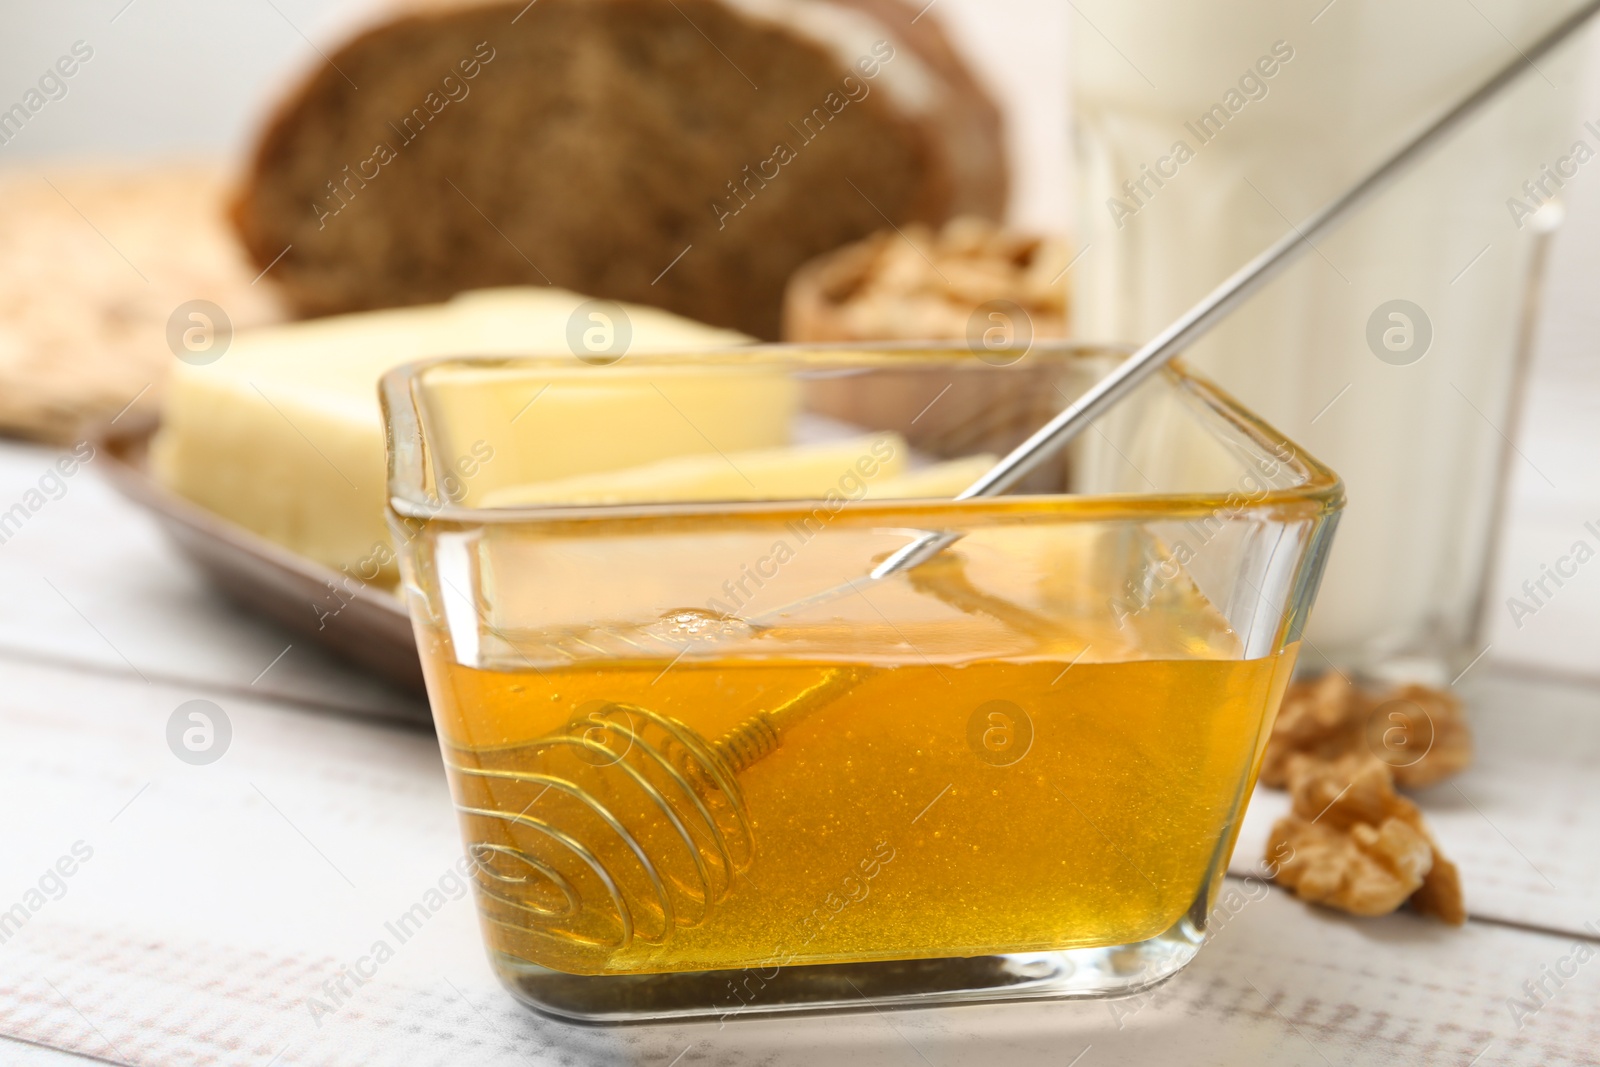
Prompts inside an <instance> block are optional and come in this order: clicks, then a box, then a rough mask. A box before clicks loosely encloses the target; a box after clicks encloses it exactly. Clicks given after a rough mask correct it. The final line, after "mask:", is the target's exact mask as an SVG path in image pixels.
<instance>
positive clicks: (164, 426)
mask: <svg viewBox="0 0 1600 1067" xmlns="http://www.w3.org/2000/svg"><path fill="white" fill-rule="evenodd" d="M585 299H586V298H584V297H582V296H579V295H577V294H575V293H570V292H566V291H564V290H559V289H544V288H538V289H504V290H485V291H482V292H477V293H469V294H463V295H462V296H460V297H457V298H456V299H454V300H452V301H449V302H448V303H445V304H439V305H432V306H428V307H415V308H402V309H396V310H388V311H375V312H365V313H361V314H353V315H342V316H337V317H332V318H326V319H316V320H311V321H306V322H299V323H293V324H289V325H285V326H280V327H273V328H270V329H262V330H256V331H250V332H241V333H239V334H238V335H236V336H235V337H234V338H233V341H232V344H231V346H230V347H229V348H228V350H227V351H226V352H225V353H224V355H223V356H222V357H221V358H220V359H218V360H216V361H215V362H213V363H209V364H205V365H191V364H181V365H179V366H178V367H177V368H176V369H175V372H174V373H173V375H172V377H171V379H170V381H169V383H168V387H167V392H166V396H165V399H164V401H163V408H162V423H161V428H160V430H159V431H158V432H157V434H156V436H155V439H154V440H153V442H152V445H151V457H150V458H151V466H152V470H153V473H154V475H155V477H156V478H157V479H158V480H159V481H160V482H161V483H162V484H164V485H165V486H167V487H168V488H170V489H172V490H173V491H174V492H177V493H178V494H180V495H182V496H184V497H186V498H188V499H189V500H192V501H194V502H195V503H197V504H199V505H201V506H202V507H205V508H207V509H209V510H210V511H213V512H215V513H217V514H218V515H221V516H223V517H224V518H226V519H229V520H230V521H232V522H235V523H237V524H239V525H241V526H243V527H245V528H247V529H249V530H252V531H254V532H255V533H257V534H260V535H261V536H263V537H265V538H267V539H269V540H271V541H274V542H276V543H278V544H280V545H282V546H284V547H285V548H287V549H289V550H291V551H293V552H295V553H298V554H300V555H302V556H306V557H308V558H310V559H312V560H315V561H317V562H319V563H322V564H325V565H328V566H330V567H335V568H342V567H348V568H351V569H352V570H354V569H356V568H358V567H361V566H362V564H363V561H368V565H369V566H370V560H371V559H372V558H373V556H374V552H375V550H377V549H380V548H381V547H382V546H385V545H387V543H388V540H389V538H388V533H387V530H386V527H385V521H384V503H385V495H386V489H385V466H384V437H383V423H382V417H381V414H380V410H379V406H378V398H377V382H378V379H379V377H381V376H382V375H383V374H384V373H385V372H386V371H388V370H390V369H391V368H393V367H395V366H397V365H399V364H402V363H406V362H410V361H413V360H418V359H424V358H429V357H436V356H451V355H530V354H535V355H536V354H548V355H552V356H563V357H566V358H567V359H570V360H571V367H572V369H571V371H570V373H566V374H563V375H557V377H561V378H562V381H561V382H560V383H559V384H551V387H550V388H548V389H547V390H545V393H544V395H540V396H538V399H537V400H536V401H535V402H534V403H533V405H532V406H531V407H530V406H528V401H529V398H528V397H522V396H517V395H508V396H507V397H506V398H505V400H506V403H507V405H509V407H508V410H507V411H505V412H497V413H494V418H495V419H496V420H497V421H495V422H494V423H493V424H485V436H484V440H483V441H474V442H464V443H463V454H464V455H465V454H467V453H468V452H470V453H471V454H472V455H473V456H474V457H475V460H476V461H478V462H475V464H474V469H475V470H478V471H479V474H480V477H481V478H482V480H483V481H484V483H485V485H487V484H489V483H490V482H491V481H492V482H496V483H499V484H504V483H505V482H506V481H509V480H515V481H521V482H529V481H536V480H548V479H554V478H562V477H569V476H572V475H575V474H583V473H589V472H592V471H594V470H599V469H605V468H606V467H607V466H610V467H620V466H637V465H640V464H644V463H647V462H651V461H654V460H657V459H660V458H662V457H664V456H677V455H686V454H690V453H695V452H702V453H710V454H713V455H714V454H715V452H716V451H717V450H719V449H720V450H723V451H737V450H749V449H757V448H766V447H773V446H776V445H780V444H782V443H784V442H785V441H786V440H787V438H788V432H789V422H790V418H791V416H792V414H793V411H794V409H795V407H796V405H797V403H798V397H797V393H796V391H795V387H794V386H793V385H792V384H791V383H790V382H788V381H787V380H785V379H782V378H781V376H778V375H775V374H773V375H768V376H767V377H766V378H765V379H763V380H760V381H756V382H750V381H730V380H726V379H725V378H724V377H722V376H717V375H705V376H699V377H697V376H695V375H680V376H676V377H674V376H657V378H656V380H655V381H654V383H653V384H652V381H651V380H647V377H648V376H643V375H640V374H638V373H637V372H630V371H629V370H627V369H626V368H629V367H631V366H633V365H634V364H635V363H637V362H638V361H637V360H636V359H635V357H636V356H637V355H643V354H647V353H661V352H672V351H691V350H701V349H704V350H710V349H715V348H721V347H726V346H730V345H738V344H743V343H747V342H748V341H749V340H750V339H749V338H747V337H745V336H744V335H743V334H739V333H734V332H732V331H728V330H720V329H714V328H712V327H709V326H704V325H701V324H699V323H695V322H691V321H689V320H687V319H683V318H680V317H678V316H675V315H671V314H669V313H667V312H663V311H659V310H656V309H654V308H646V307H635V306H625V308H626V312H627V315H628V317H629V319H630V322H631V325H632V343H631V347H630V349H629V353H628V356H627V357H625V358H624V359H623V360H622V361H621V362H620V363H618V364H617V365H616V366H614V367H589V366H587V365H585V364H583V363H580V362H579V361H578V360H577V359H576V358H574V357H573V356H572V355H571V352H570V350H569V348H568V344H567V331H568V323H569V320H570V319H571V318H572V315H573V312H574V311H575V310H576V309H577V308H578V306H579V305H580V304H582V303H584V301H585ZM735 395H736V396H737V402H736V403H735V402H733V398H734V397H735ZM517 408H521V409H523V410H521V411H520V412H519V411H517V410H516V409H517ZM486 417H488V416H487V415H486ZM507 427H510V428H511V429H510V430H509V431H508V430H507V429H506V428H507ZM507 434H509V436H506V435H507ZM495 440H499V441H500V442H501V443H502V446H509V445H511V444H513V443H514V444H515V446H516V447H514V448H513V447H500V448H499V449H495V448H494V446H493V443H492V442H493V441H495ZM530 445H531V447H530ZM473 446H476V447H475V448H474V447H473ZM486 453H487V454H488V456H489V457H490V458H488V459H487V460H486V461H485V454H486ZM497 463H498V464H500V467H499V468H496V466H495V464H497ZM513 463H515V464H520V465H521V466H520V467H519V468H517V469H511V465H512V464H513ZM491 472H492V478H490V477H489V476H490V474H491ZM469 502H470V501H469ZM385 576H386V577H388V578H390V579H392V577H393V575H392V572H387V573H386V575H385Z"/></svg>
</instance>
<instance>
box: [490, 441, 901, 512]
mask: <svg viewBox="0 0 1600 1067" xmlns="http://www.w3.org/2000/svg"><path fill="white" fill-rule="evenodd" d="M908 451H909V449H908V448H907V446H906V442H905V440H904V439H903V438H901V437H900V435H899V434H893V433H883V434H877V435H875V436H872V437H862V438H856V439H853V440H848V441H828V442H825V443H821V444H810V445H794V446H791V447H788V448H766V449H757V450H751V451H743V452H727V453H721V454H718V453H708V454H702V455H695V456H680V457H678V458H676V459H667V460H661V461H659V462H656V463H647V464H644V465H643V466H638V467H631V468H628V469H626V470H618V471H607V472H604V473H600V474H588V475H579V476H576V477H571V478H559V479H555V480H552V481H546V482H536V483H533V484H530V485H514V486H505V487H503V488H499V489H495V490H493V491H491V492H489V493H486V494H484V497H483V500H482V503H483V506H485V507H516V506H522V505H545V504H588V505H604V504H641V503H651V502H667V501H695V500H701V501H704V500H821V499H822V498H824V497H825V496H826V495H827V494H828V493H829V492H835V493H838V494H839V495H840V496H843V497H846V498H848V499H857V498H859V497H860V496H861V495H862V490H863V487H867V491H868V492H869V493H870V491H871V489H870V487H871V486H872V485H873V484H874V483H876V482H887V481H891V480H893V479H894V478H895V476H896V475H898V474H900V472H901V471H902V470H904V468H905V461H906V454H907V452H908Z"/></svg>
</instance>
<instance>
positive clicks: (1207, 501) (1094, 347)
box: [378, 341, 1345, 525]
mask: <svg viewBox="0 0 1600 1067" xmlns="http://www.w3.org/2000/svg"><path fill="white" fill-rule="evenodd" d="M1133 350H1134V346H1132V345H1126V344H1114V343H1092V342H1081V341H1035V342H1033V343H1032V344H1031V345H1029V346H1027V347H1025V348H1023V350H1022V355H1021V356H1019V357H1018V358H1017V359H1016V360H1015V361H1013V362H1011V363H1009V364H990V365H991V366H993V367H994V368H995V371H996V373H1005V372H1006V371H1007V370H1008V369H1010V368H1011V367H1016V366H1021V365H1022V364H1023V361H1024V360H1026V359H1027V358H1028V357H1031V356H1034V355H1035V354H1038V355H1041V356H1045V357H1055V358H1064V359H1084V360H1088V359H1094V358H1103V357H1106V356H1113V355H1121V356H1126V355H1128V354H1129V353H1131V352H1132V351H1133ZM999 351H1002V352H1003V351H1005V349H1000V350H999ZM973 356H974V352H973V349H972V348H970V347H969V346H968V345H966V344H964V343H961V342H950V343H947V344H946V343H928V342H867V343H863V342H844V343H829V344H812V343H784V344H754V345H741V346H734V347H707V348H703V349H702V348H695V349H687V350H683V351H677V352H662V353H641V354H640V355H639V356H637V357H635V359H636V360H649V361H650V362H651V363H652V364H659V365H662V366H671V365H673V364H684V365H691V366H696V367H705V366H770V367H775V368H785V367H788V368H794V367H805V366H812V367H816V368H820V369H826V368H828V367H833V366H837V367H839V368H841V369H844V368H850V369H863V370H865V369H875V368H888V367H894V366H895V365H897V364H905V363H908V362H911V361H912V360H915V361H916V362H919V363H922V364H927V363H930V362H949V363H966V364H970V363H971V362H972V360H973ZM573 358H574V357H573V356H572V355H570V354H549V353H530V354H527V355H493V356H472V355H457V356H436V357H432V358H429V359H421V360H414V361H411V362H408V363H403V364H400V365H399V366H396V367H394V368H392V369H390V370H389V371H387V372H386V373H385V374H384V375H383V376H382V378H381V379H379V383H378V393H379V400H380V403H381V406H382V409H383V423H384V440H385V446H386V448H385V451H386V456H385V465H386V472H387V490H388V491H387V494H386V495H387V504H388V508H389V510H390V511H391V512H393V513H394V515H395V516H397V517H399V518H401V519H403V520H404V519H411V520H420V521H427V522H432V521H443V522H453V523H459V524H462V525H497V524H504V523H524V524H526V523H536V524H541V525H542V524H546V523H567V522H572V521H581V520H594V519H606V520H632V519H638V520H645V521H652V522H653V521H659V520H661V519H663V518H684V519H696V518H701V519H704V518H716V517H727V516H734V515H738V516H742V517H746V518H755V519H762V518H766V519H771V520H783V519H788V518H794V517H797V516H801V515H809V514H810V513H811V512H812V511H813V510H814V509H815V507H816V506H817V505H818V504H819V503H822V501H820V500H802V499H792V500H758V501H694V502H676V503H653V504H637V503H635V504H608V505H534V506H525V507H498V508H483V507H470V506H464V505H461V504H457V503H453V502H439V501H438V500H436V499H435V498H434V497H432V496H431V495H430V494H429V492H428V490H427V488H426V471H425V469H424V464H423V462H422V461H421V459H420V451H421V450H420V449H408V450H402V449H397V448H396V447H395V440H396V438H397V437H398V438H400V439H402V440H412V441H417V442H421V441H423V440H424V438H423V435H422V430H421V423H420V421H419V419H418V415H417V399H416V398H417V395H418V391H419V390H420V389H422V388H425V387H426V386H425V384H424V381H423V379H424V377H425V376H426V375H427V374H428V373H430V372H431V371H434V370H435V369H437V368H440V367H444V366H450V365H455V366H462V367H479V368H495V367H532V368H537V367H539V366H542V365H551V366H561V367H563V368H567V369H570V367H571V364H572V361H573ZM1159 373H1160V375H1161V377H1163V378H1164V379H1166V380H1167V381H1168V382H1169V383H1170V384H1171V385H1172V386H1173V387H1174V388H1176V389H1178V390H1180V391H1181V392H1182V393H1185V394H1187V395H1188V396H1189V397H1190V398H1191V399H1193V400H1195V401H1197V402H1198V403H1199V404H1200V405H1201V406H1202V407H1203V408H1204V409H1205V410H1206V411H1207V412H1208V413H1209V414H1211V415H1212V416H1214V417H1217V418H1220V419H1221V420H1222V422H1223V423H1225V424H1227V425H1228V426H1230V427H1232V429H1234V430H1235V431H1236V432H1238V433H1240V434H1241V435H1242V436H1243V437H1245V438H1246V439H1247V440H1249V441H1250V442H1251V443H1253V444H1255V445H1257V446H1258V447H1260V448H1262V449H1263V450H1265V451H1267V452H1269V453H1271V454H1272V455H1274V456H1275V457H1276V458H1277V459H1278V461H1279V462H1280V463H1282V464H1283V466H1284V467H1286V468H1288V469H1290V470H1292V471H1294V472H1295V473H1296V475H1297V478H1298V480H1297V482H1296V483H1295V484H1294V485H1290V486H1284V487H1279V488H1275V489H1269V490H1267V492H1265V493H1264V494H1261V495H1259V496H1256V495H1252V496H1251V497H1250V498H1249V499H1248V502H1246V503H1240V502H1238V501H1237V500H1236V499H1235V498H1237V497H1239V496H1240V494H1239V493H1238V492H1237V491H1216V490H1210V491H1204V492H1168V493H1097V494H1074V493H1031V494H1026V495H1016V496H995V497H975V498H971V499H968V500H954V499H951V498H948V497H946V498H920V499H918V498H909V499H862V500H852V501H851V502H850V512H851V513H852V514H854V515H856V516H857V517H858V518H861V519H866V518H869V517H876V518H879V519H890V520H891V521H893V522H894V524H895V525H901V524H903V521H904V519H905V518H906V516H907V513H908V512H915V513H916V514H917V515H919V516H921V515H928V514H937V515H943V516H946V517H947V518H948V519H950V520H956V519H958V518H959V519H961V520H963V521H964V522H975V521H981V520H982V519H984V518H991V519H994V520H999V521H1004V520H1005V519H1006V518H1007V517H1008V516H1018V517H1021V516H1024V515H1025V516H1027V517H1032V518H1035V519H1037V518H1038V517H1039V515H1040V513H1041V511H1046V512H1050V513H1052V518H1053V519H1054V520H1057V521H1060V520H1071V519H1082V520H1100V521H1106V520H1114V519H1121V518H1130V517H1139V518H1143V519H1145V520H1149V519H1150V518H1152V517H1153V515H1160V516H1162V517H1168V516H1170V517H1172V518H1188V517H1193V516H1198V515H1205V514H1212V513H1215V512H1217V511H1218V510H1222V509H1228V510H1232V511H1234V512H1236V513H1238V514H1246V513H1255V512H1263V511H1274V510H1278V509H1282V508H1285V507H1288V508H1292V509H1295V510H1305V509H1309V510H1311V511H1313V512H1316V513H1323V514H1327V513H1332V512H1336V511H1338V510H1339V509H1341V508H1342V507H1343V506H1344V503H1345V494H1344V483H1343V481H1342V480H1341V479H1340V477H1339V476H1338V475H1337V474H1336V473H1334V471H1333V470H1332V469H1330V468H1329V467H1328V466H1327V465H1326V464H1324V463H1323V462H1322V461H1320V460H1318V459H1317V458H1316V457H1314V456H1313V455H1311V454H1310V453H1309V452H1307V451H1306V450H1305V449H1304V448H1302V447H1301V446H1300V445H1299V444H1298V443H1297V442H1295V441H1294V440H1292V439H1290V438H1289V437H1288V436H1287V435H1286V434H1284V433H1282V432H1281V431H1279V430H1277V429H1276V428H1275V427H1273V426H1272V425H1271V424H1269V423H1268V422H1266V420H1264V419H1262V418H1261V417H1260V416H1258V415H1256V414H1255V413H1254V412H1252V411H1251V410H1250V409H1249V408H1247V407H1245V406H1244V405H1243V404H1242V403H1240V402H1239V401H1238V400H1237V399H1235V398H1234V397H1233V395H1232V394H1230V393H1228V392H1227V391H1226V390H1224V389H1223V388H1222V387H1220V386H1218V385H1217V384H1215V383H1214V382H1212V381H1211V380H1210V379H1208V378H1206V377H1205V376H1203V375H1201V374H1198V373H1196V372H1195V371H1193V370H1191V369H1190V368H1189V367H1188V366H1187V364H1185V363H1184V362H1183V361H1182V360H1181V359H1174V360H1172V361H1171V362H1170V363H1168V364H1167V366H1166V367H1164V368H1162V370H1161V371H1160V372H1159ZM1284 449H1287V451H1288V453H1289V454H1288V456H1287V457H1285V456H1284V455H1283V454H1282V452H1283V450H1284Z"/></svg>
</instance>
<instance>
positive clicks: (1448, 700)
mask: <svg viewBox="0 0 1600 1067" xmlns="http://www.w3.org/2000/svg"><path fill="white" fill-rule="evenodd" d="M1355 752H1366V753H1370V754H1371V755H1373V756H1375V757H1377V758H1378V759H1380V760H1382V761H1383V762H1384V763H1386V764H1388V766H1389V769H1390V771H1391V772H1392V773H1393V776H1394V780H1395V783H1396V784H1397V785H1399V786H1400V787H1401V788H1402V789H1423V788H1426V787H1427V786H1430V785H1435V784H1437V783H1439V782H1442V781H1444V780H1445V779H1447V778H1451V777H1454V776H1455V775H1457V774H1459V773H1460V772H1462V771H1463V770H1465V769H1466V768H1467V766H1468V765H1469V764H1471V762H1472V731H1471V728H1470V727H1469V726H1468V725H1467V720H1466V716H1465V714H1464V713H1463V711H1462V707H1461V701H1459V700H1457V699H1456V697H1455V695H1454V694H1452V693H1449V692H1446V691H1445V690H1442V689H1433V688H1430V687H1428V686H1423V685H1407V686H1401V687H1399V688H1395V689H1386V690H1368V689H1363V688H1361V687H1358V686H1354V685H1352V684H1351V683H1350V682H1349V680H1347V679H1346V678H1345V677H1344V676H1343V675H1341V674H1340V673H1338V672H1337V671H1330V672H1328V673H1327V674H1324V675H1323V676H1322V677H1320V678H1317V679H1315V680H1313V681H1309V682H1296V683H1295V684H1294V685H1291V686H1290V687H1289V691H1288V692H1287V693H1285V694H1284V698H1283V706H1282V707H1281V708H1280V709H1279V711H1278V717H1277V719H1276V720H1275V721H1274V722H1273V725H1272V734H1271V736H1270V737H1269V738H1268V740H1267V751H1266V755H1265V756H1264V758H1263V759H1262V763H1261V782H1262V784H1263V785H1268V786H1271V787H1272V788H1274V789H1283V788H1286V787H1287V786H1288V784H1289V763H1290V760H1291V759H1292V758H1293V757H1294V756H1295V755H1296V754H1304V755H1310V756H1315V757H1318V758H1320V759H1324V760H1335V759H1338V758H1339V757H1341V756H1345V755H1348V754H1350V753H1355Z"/></svg>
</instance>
